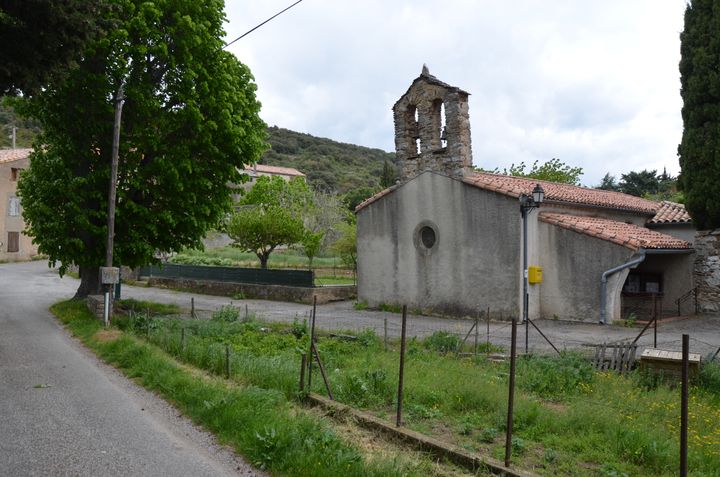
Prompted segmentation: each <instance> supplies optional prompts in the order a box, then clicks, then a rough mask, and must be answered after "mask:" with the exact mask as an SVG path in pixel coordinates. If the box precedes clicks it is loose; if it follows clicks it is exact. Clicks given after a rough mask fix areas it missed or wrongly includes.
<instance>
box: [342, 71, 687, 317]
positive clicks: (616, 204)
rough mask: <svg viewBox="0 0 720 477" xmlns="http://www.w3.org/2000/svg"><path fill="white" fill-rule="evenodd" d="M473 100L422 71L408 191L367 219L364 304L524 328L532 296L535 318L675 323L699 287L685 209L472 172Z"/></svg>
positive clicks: (399, 129)
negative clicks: (520, 322)
mask: <svg viewBox="0 0 720 477" xmlns="http://www.w3.org/2000/svg"><path fill="white" fill-rule="evenodd" d="M468 96H469V95H468V93H466V92H465V91H463V90H461V89H459V88H456V87H453V86H450V85H448V84H446V83H443V82H442V81H439V80H438V79H437V78H435V77H434V76H432V75H430V73H429V72H428V71H427V69H424V70H423V72H422V74H421V75H420V76H419V77H418V78H417V79H415V80H414V81H413V83H412V85H411V86H410V88H409V89H408V91H407V92H406V93H405V94H404V95H403V96H402V97H401V98H400V99H399V100H398V101H397V103H395V106H394V107H393V113H394V118H395V145H396V151H397V157H398V162H399V164H400V167H401V176H400V183H399V184H398V185H395V186H393V187H391V188H389V189H386V190H384V191H382V192H380V193H378V194H376V195H375V196H374V197H372V198H370V199H368V200H367V201H365V202H364V203H362V204H360V205H359V206H358V207H357V209H356V215H357V225H358V230H357V244H358V245H357V247H358V249H357V260H358V262H357V263H358V298H359V299H360V300H362V301H364V302H367V303H368V304H369V305H371V306H378V305H380V304H382V303H386V304H407V305H408V306H409V307H411V308H418V309H422V310H428V311H431V312H435V313H443V314H449V315H470V316H475V315H476V314H477V313H478V311H479V310H483V311H484V310H486V309H487V308H489V309H490V312H491V316H492V317H493V318H494V319H497V318H505V319H507V318H509V317H521V316H522V311H523V308H524V299H525V296H527V300H528V305H529V306H528V309H529V317H530V318H531V319H534V318H539V317H543V318H559V319H568V320H580V321H590V322H602V323H609V322H611V321H613V320H617V319H620V318H626V317H627V316H628V315H629V314H631V313H635V314H636V315H637V316H638V317H646V316H647V315H648V313H650V312H651V306H652V300H657V301H659V302H660V303H659V305H660V307H662V308H663V309H664V311H666V312H670V311H672V310H676V305H675V301H676V300H677V299H678V298H680V297H682V296H683V295H685V294H687V292H688V291H689V290H691V289H693V287H694V286H695V284H694V276H693V261H694V258H695V253H694V252H695V250H694V248H693V234H694V231H693V228H692V224H691V222H690V218H689V217H688V215H687V213H686V212H685V210H684V208H683V207H682V206H681V205H679V204H673V203H669V202H655V201H651V200H646V199H642V198H639V197H634V196H630V195H626V194H621V193H618V192H610V191H603V190H596V189H590V188H585V187H579V186H574V185H568V184H560V183H553V182H547V181H538V180H533V179H527V178H522V177H512V176H505V175H501V174H488V173H479V172H477V171H475V170H473V168H472V155H471V142H470V122H469V114H468ZM538 185H539V186H541V188H542V189H543V190H544V194H545V195H544V201H543V202H542V204H541V206H540V207H539V208H534V209H531V210H529V211H528V212H527V215H526V217H527V221H526V222H525V223H524V222H523V219H522V214H521V207H520V205H521V200H522V199H523V197H524V196H525V197H527V196H531V194H532V192H533V190H534V189H535V187H536V186H538ZM519 199H520V200H519ZM526 210H527V209H526ZM525 230H526V231H527V233H525ZM525 243H527V265H528V267H527V269H526V268H525V266H524V265H525V264H524V262H525V260H524V256H525V252H524V244H525ZM525 289H527V295H525Z"/></svg>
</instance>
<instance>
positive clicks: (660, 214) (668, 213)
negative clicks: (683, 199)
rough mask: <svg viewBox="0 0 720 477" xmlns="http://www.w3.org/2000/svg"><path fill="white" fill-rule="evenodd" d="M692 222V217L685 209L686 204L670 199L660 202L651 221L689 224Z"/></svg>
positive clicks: (655, 222)
mask: <svg viewBox="0 0 720 477" xmlns="http://www.w3.org/2000/svg"><path fill="white" fill-rule="evenodd" d="M690 222H692V218H691V217H690V214H688V213H687V210H685V206H684V205H682V204H678V203H676V202H670V201H669V200H663V201H662V202H660V206H659V208H658V210H657V213H656V214H655V217H653V218H652V219H650V221H649V223H651V224H689V223H690Z"/></svg>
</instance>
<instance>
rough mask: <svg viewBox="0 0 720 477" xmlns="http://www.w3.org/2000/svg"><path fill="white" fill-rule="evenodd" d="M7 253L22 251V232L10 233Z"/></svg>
mask: <svg viewBox="0 0 720 477" xmlns="http://www.w3.org/2000/svg"><path fill="white" fill-rule="evenodd" d="M7 251H8V253H9V252H19V251H20V232H8V243H7Z"/></svg>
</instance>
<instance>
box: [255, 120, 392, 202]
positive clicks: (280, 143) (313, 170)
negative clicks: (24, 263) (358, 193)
mask: <svg viewBox="0 0 720 477" xmlns="http://www.w3.org/2000/svg"><path fill="white" fill-rule="evenodd" d="M268 133H269V137H268V142H269V143H270V146H271V148H270V149H269V150H268V151H267V152H266V153H265V154H264V155H263V157H262V159H261V160H260V162H261V163H262V164H266V165H269V166H285V167H294V168H295V169H297V170H299V171H300V172H302V173H304V174H305V175H306V176H307V181H308V182H309V183H310V184H311V185H313V186H314V187H315V188H318V189H321V190H326V191H331V192H337V193H339V194H344V193H346V192H348V191H349V190H352V189H358V188H362V187H369V188H372V189H376V188H378V187H379V185H380V177H381V175H382V171H383V165H384V164H385V161H388V162H389V163H390V164H392V165H394V164H395V154H394V153H389V152H385V151H382V150H380V149H371V148H368V147H363V146H356V145H353V144H345V143H341V142H337V141H333V140H331V139H325V138H320V137H315V136H311V135H309V134H303V133H299V132H295V131H290V130H288V129H283V128H279V127H277V126H273V127H270V128H268Z"/></svg>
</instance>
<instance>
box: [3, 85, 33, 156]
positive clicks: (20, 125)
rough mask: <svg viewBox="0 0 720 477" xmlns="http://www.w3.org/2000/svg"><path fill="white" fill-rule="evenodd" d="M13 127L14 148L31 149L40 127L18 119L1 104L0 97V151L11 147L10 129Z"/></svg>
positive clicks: (13, 111)
mask: <svg viewBox="0 0 720 477" xmlns="http://www.w3.org/2000/svg"><path fill="white" fill-rule="evenodd" d="M13 126H15V127H16V128H17V129H16V130H15V147H17V148H21V147H31V146H32V142H33V139H34V138H35V136H36V135H37V133H38V132H40V127H39V126H38V125H37V124H36V123H35V122H34V121H30V120H27V119H20V118H18V117H17V115H16V114H15V110H14V109H13V108H12V107H10V106H6V105H4V104H3V101H2V98H1V97H0V149H9V148H11V147H12V128H13Z"/></svg>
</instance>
